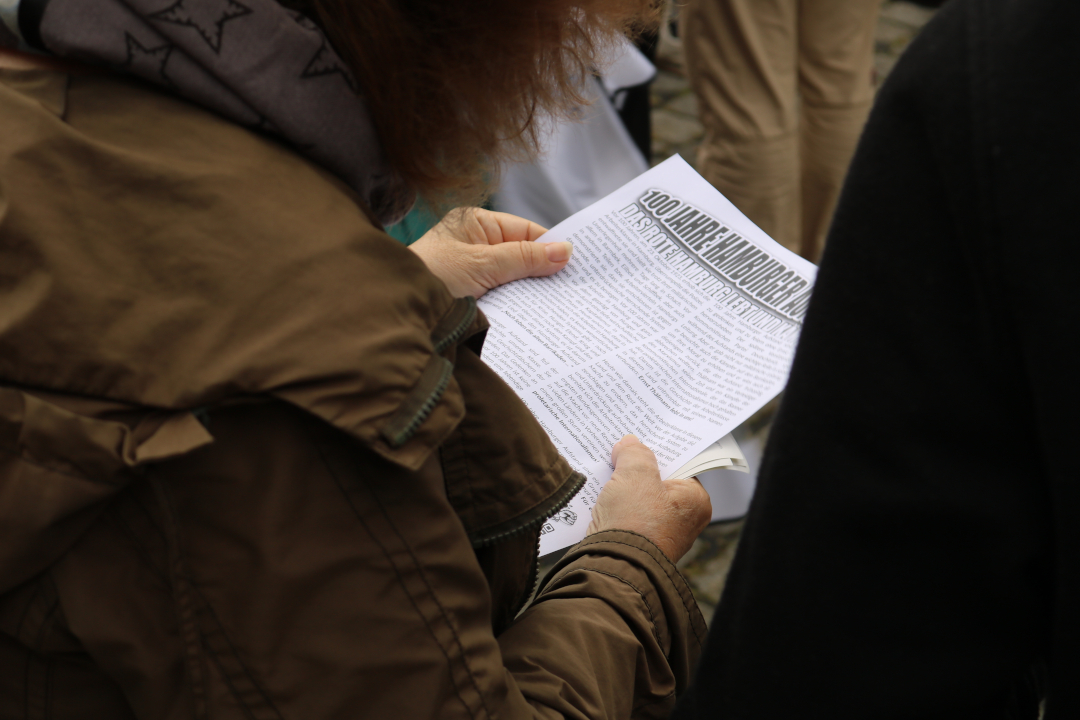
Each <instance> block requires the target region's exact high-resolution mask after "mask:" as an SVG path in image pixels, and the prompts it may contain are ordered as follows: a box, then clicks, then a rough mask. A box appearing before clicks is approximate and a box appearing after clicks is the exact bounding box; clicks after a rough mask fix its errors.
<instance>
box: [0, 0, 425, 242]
mask: <svg viewBox="0 0 1080 720" xmlns="http://www.w3.org/2000/svg"><path fill="white" fill-rule="evenodd" d="M0 20H2V21H3V22H0V44H3V45H8V46H12V45H15V44H16V42H17V41H18V40H19V39H21V40H22V41H23V43H25V45H24V47H25V46H27V45H28V46H29V47H31V48H34V49H37V50H44V51H47V52H49V53H52V54H54V55H57V56H59V57H62V58H66V59H70V60H77V61H84V62H90V63H95V64H98V65H106V66H109V67H112V68H113V69H115V70H117V71H120V72H124V73H129V74H132V75H136V76H138V77H140V78H142V79H144V80H148V81H150V82H152V83H155V84H157V85H159V86H161V87H163V88H165V89H167V90H169V91H171V92H174V93H176V94H178V95H180V96H181V97H183V98H185V99H187V100H189V101H191V102H194V103H197V104H199V105H202V106H203V107H206V108H209V109H211V110H213V111H215V112H217V113H220V114H221V115H224V116H225V117H227V118H229V119H230V120H233V121H234V122H236V123H239V124H241V125H245V126H247V127H250V128H252V129H254V130H260V131H263V132H267V133H270V134H273V135H276V136H278V137H280V138H281V139H283V140H285V141H287V142H289V143H290V144H292V145H293V146H294V147H295V148H296V149H297V150H298V151H299V152H301V153H303V154H304V155H305V156H306V157H308V158H309V159H311V160H313V161H314V162H316V163H318V164H319V165H322V166H323V167H325V168H327V169H328V170H330V171H331V172H333V173H334V174H336V175H337V176H339V177H340V178H342V179H343V180H344V181H345V182H346V183H347V184H348V185H349V186H350V187H352V188H353V190H355V191H356V192H357V193H358V194H359V195H360V197H361V198H363V199H364V201H365V202H367V204H368V206H369V207H370V208H371V209H372V211H373V212H374V213H375V215H376V217H378V219H379V220H380V221H381V222H382V223H383V224H386V225H389V224H392V223H394V222H396V221H397V220H399V219H400V218H401V217H403V216H404V215H405V213H406V212H408V210H409V208H410V207H411V206H412V204H413V200H414V197H415V196H414V194H413V193H412V192H411V191H409V189H408V188H407V187H406V186H405V185H404V183H403V182H402V181H401V180H400V178H398V177H397V175H396V174H395V173H394V172H393V170H392V168H391V167H390V166H389V165H388V164H387V161H386V158H385V157H384V156H383V154H382V152H381V150H380V147H379V142H378V138H377V137H376V134H375V128H374V126H373V125H372V123H371V118H370V117H369V115H368V112H367V108H366V107H365V105H364V101H363V99H362V98H361V97H360V96H359V95H358V94H357V85H356V80H355V78H354V77H353V76H352V73H351V72H350V71H349V69H348V68H347V67H346V66H345V64H344V63H343V62H342V61H341V58H340V57H339V56H338V55H337V53H336V52H335V51H334V49H333V48H332V47H330V43H329V42H328V41H327V39H326V36H325V35H324V34H323V32H322V30H321V29H320V28H319V27H318V26H317V25H315V23H313V22H311V21H310V20H309V19H307V18H306V17H304V16H303V15H300V14H299V13H295V12H293V11H291V10H287V9H285V8H284V7H282V6H281V5H279V4H278V3H277V2H276V1H275V0H242V2H241V1H240V0H0Z"/></svg>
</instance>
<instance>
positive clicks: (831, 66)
mask: <svg viewBox="0 0 1080 720" xmlns="http://www.w3.org/2000/svg"><path fill="white" fill-rule="evenodd" d="M880 7H881V1H880V0H690V2H688V4H687V5H686V6H685V7H683V8H681V10H680V22H679V35H680V37H681V38H682V40H683V47H684V48H685V51H686V68H687V72H688V74H689V77H690V84H691V86H692V87H693V89H694V92H695V94H696V95H697V98H698V106H699V108H700V110H699V113H700V116H701V122H702V124H703V125H704V126H705V137H704V140H703V141H702V144H701V147H700V148H699V150H698V161H697V167H698V170H699V171H700V172H701V174H702V175H703V176H704V177H705V179H706V180H708V181H709V182H710V183H712V184H713V185H714V186H715V187H716V188H717V189H718V190H719V191H720V192H722V193H723V194H724V196H725V197H727V198H728V199H729V200H731V201H732V202H733V203H734V204H735V206H736V207H737V208H739V210H741V211H742V212H743V213H744V214H745V215H746V216H747V217H749V218H750V219H751V220H752V221H754V223H755V224H757V225H758V226H759V227H760V228H761V229H762V230H764V231H765V232H766V233H768V234H769V235H770V236H771V237H772V238H773V239H774V240H776V241H777V242H779V243H780V244H781V245H783V246H784V247H786V248H788V249H789V250H793V251H794V252H797V253H799V254H800V255H802V256H803V257H805V258H807V259H809V260H812V261H814V262H816V261H817V260H818V258H819V257H820V255H821V249H822V247H823V245H824V240H825V233H826V232H827V231H828V229H829V221H830V219H831V217H832V211H833V207H834V205H835V203H836V197H837V195H838V194H839V192H840V185H841V183H842V182H843V179H844V173H845V172H846V171H847V166H848V163H849V162H850V160H851V154H852V152H853V151H854V149H855V143H856V141H857V140H858V138H859V133H860V132H861V131H862V127H863V124H864V123H865V122H866V115H867V113H868V112H869V110H870V104H871V102H872V101H873V95H874V88H873V53H874V29H875V23H876V21H877V17H878V12H879V10H880Z"/></svg>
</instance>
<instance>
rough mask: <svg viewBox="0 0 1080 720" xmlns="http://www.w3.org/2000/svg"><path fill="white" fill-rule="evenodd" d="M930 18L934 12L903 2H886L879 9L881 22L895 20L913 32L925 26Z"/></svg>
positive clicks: (897, 0) (898, 0)
mask: <svg viewBox="0 0 1080 720" xmlns="http://www.w3.org/2000/svg"><path fill="white" fill-rule="evenodd" d="M932 17H934V10H932V9H930V8H924V7H920V6H918V5H916V4H915V3H910V2H905V1H904V0H896V2H887V3H885V5H884V6H882V8H881V18H882V20H886V21H888V20H895V21H897V22H900V23H903V24H905V25H907V26H908V27H910V28H912V29H915V30H917V29H919V28H921V27H922V26H923V25H925V24H926V23H927V22H928V21H929V20H930V18H932Z"/></svg>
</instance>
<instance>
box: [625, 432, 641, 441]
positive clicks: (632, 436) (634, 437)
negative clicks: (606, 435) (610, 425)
mask: <svg viewBox="0 0 1080 720" xmlns="http://www.w3.org/2000/svg"><path fill="white" fill-rule="evenodd" d="M626 438H632V439H633V440H634V441H635V442H641V441H640V440H638V436H637V435H634V434H633V433H630V434H629V435H623V436H622V439H623V440H625V439H626Z"/></svg>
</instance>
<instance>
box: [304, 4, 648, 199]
mask: <svg viewBox="0 0 1080 720" xmlns="http://www.w3.org/2000/svg"><path fill="white" fill-rule="evenodd" d="M301 2H303V4H305V5H307V6H308V7H309V8H310V9H308V10H307V12H309V13H312V12H313V14H314V16H315V19H317V20H318V21H319V22H320V24H321V25H322V26H323V27H324V28H325V30H326V32H327V34H328V35H329V36H330V40H331V42H332V43H333V44H334V47H335V48H336V49H337V51H338V53H339V54H341V55H342V57H343V58H344V59H345V61H346V62H347V63H349V65H350V66H351V67H352V68H353V70H354V72H355V74H356V77H357V80H358V81H359V83H360V86H361V90H362V92H363V94H364V96H365V99H366V100H367V102H368V103H369V107H370V109H371V113H372V116H373V121H374V123H375V127H376V129H377V131H378V133H379V138H380V141H381V142H382V144H383V148H384V151H385V152H386V154H387V156H388V158H389V160H390V163H391V164H392V165H393V166H394V168H395V169H396V170H397V171H398V172H399V173H400V174H401V175H402V176H403V177H404V179H405V180H406V181H407V182H408V183H409V184H410V185H411V186H412V187H413V188H414V189H416V190H417V191H419V192H420V193H421V194H422V195H424V196H425V197H426V198H428V199H429V200H433V201H436V202H455V203H460V202H463V201H472V202H475V201H476V200H477V199H479V198H480V197H482V196H483V194H484V191H485V185H486V183H485V178H486V177H491V176H492V174H493V173H494V172H497V169H498V167H499V164H500V163H501V162H503V161H507V160H518V159H524V158H526V157H528V156H530V155H531V154H532V153H534V152H535V149H536V141H537V131H538V123H537V120H538V117H539V116H541V115H543V114H545V113H550V114H553V115H556V116H558V115H561V114H563V113H565V112H566V111H567V110H568V109H569V108H571V107H573V106H574V105H576V104H579V103H580V102H581V98H580V96H579V93H580V88H581V87H582V83H583V81H584V79H585V78H586V77H587V76H588V75H589V73H590V72H592V70H593V68H594V66H595V63H596V60H597V55H598V54H599V53H600V52H602V51H603V49H605V48H606V47H607V46H609V44H610V43H611V41H612V40H613V39H614V38H615V36H616V35H617V34H624V33H631V34H632V33H634V32H637V31H640V30H642V29H645V28H647V27H649V26H651V25H652V24H653V23H654V22H655V20H656V16H657V15H658V12H657V0H301ZM286 4H289V5H296V4H300V3H298V2H297V0H293V1H292V2H288V0H286Z"/></svg>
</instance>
